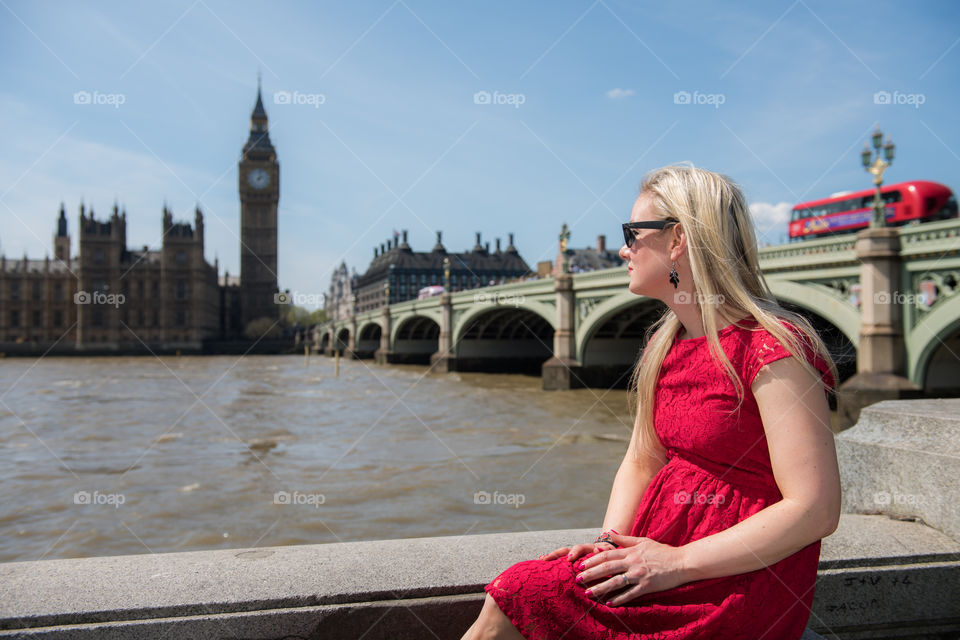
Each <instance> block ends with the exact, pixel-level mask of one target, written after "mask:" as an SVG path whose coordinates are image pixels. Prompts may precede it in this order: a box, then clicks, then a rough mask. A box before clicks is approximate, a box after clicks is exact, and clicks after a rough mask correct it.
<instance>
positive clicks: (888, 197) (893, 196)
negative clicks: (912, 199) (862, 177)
mask: <svg viewBox="0 0 960 640" xmlns="http://www.w3.org/2000/svg"><path fill="white" fill-rule="evenodd" d="M883 202H884V204H892V203H894V202H900V192H899V191H890V192H888V193H885V194H883Z"/></svg>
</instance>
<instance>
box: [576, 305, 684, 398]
mask: <svg viewBox="0 0 960 640" xmlns="http://www.w3.org/2000/svg"><path fill="white" fill-rule="evenodd" d="M665 310H666V308H665V306H664V305H663V303H662V302H660V301H659V300H654V299H653V298H648V297H646V296H638V295H636V294H634V293H630V292H629V291H624V292H622V293H618V294H617V295H615V296H614V297H612V298H610V299H609V300H605V301H604V302H602V303H601V304H599V305H597V307H596V308H595V309H594V310H593V312H592V313H591V314H590V315H589V316H587V318H586V320H585V322H583V323H582V324H581V325H580V327H579V328H578V329H577V343H576V344H577V359H578V360H579V361H580V363H581V364H582V365H583V370H582V373H581V378H582V379H583V381H584V383H586V384H587V385H588V386H591V387H603V388H621V389H625V388H626V387H627V386H628V385H629V381H630V372H631V371H632V370H633V367H634V365H635V364H636V361H637V356H638V355H639V353H640V348H641V347H642V346H643V340H644V336H645V335H646V331H647V328H648V327H649V326H650V325H651V324H653V323H654V322H656V320H657V319H658V318H659V317H660V316H661V315H662V314H663V313H664V311H665Z"/></svg>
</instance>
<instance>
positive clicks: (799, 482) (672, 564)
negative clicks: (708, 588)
mask: <svg viewBox="0 0 960 640" xmlns="http://www.w3.org/2000/svg"><path fill="white" fill-rule="evenodd" d="M751 389H752V390H753V393H754V396H755V397H756V400H757V405H758V407H759V409H760V417H761V419H762V420H763V426H764V431H765V433H766V439H767V446H768V449H769V452H770V461H771V464H772V467H773V475H774V478H775V480H776V482H777V486H778V487H779V489H780V493H781V494H782V495H783V500H781V501H779V502H777V503H775V504H772V505H770V506H769V507H767V508H765V509H763V510H762V511H760V512H758V513H756V514H754V515H752V516H750V517H749V518H746V519H745V520H743V521H741V522H739V523H737V524H736V525H734V526H732V527H730V528H729V529H725V530H724V531H721V532H718V533H715V534H713V535H710V536H707V537H705V538H701V539H700V540H696V541H694V542H691V543H688V544H686V545H684V546H682V547H671V546H668V545H664V544H661V543H658V542H655V541H653V540H650V539H648V538H626V539H623V537H617V536H614V539H615V540H616V541H617V542H619V543H621V544H626V545H630V546H628V547H626V548H624V549H615V550H613V551H606V552H604V553H602V554H598V555H597V556H593V557H591V558H589V559H587V560H586V561H584V563H583V565H584V567H585V570H584V571H583V572H582V573H581V575H582V576H583V582H584V583H590V582H592V581H594V580H597V579H599V578H602V577H604V576H615V577H614V578H613V579H610V580H605V581H604V582H602V583H601V584H599V585H596V586H594V587H592V588H591V594H590V595H591V596H595V597H597V598H598V599H600V600H601V601H606V599H610V600H611V604H613V605H619V604H624V603H626V602H628V601H630V600H632V599H634V598H636V597H637V596H639V595H640V594H642V593H649V592H654V591H661V590H664V589H670V588H672V587H675V586H677V585H680V584H684V583H687V582H692V581H694V580H703V579H707V578H718V577H722V576H729V575H735V574H740V573H746V572H749V571H754V570H756V569H761V568H763V567H767V566H769V565H771V564H774V563H776V562H778V561H780V560H782V559H784V558H786V557H787V556H790V555H792V554H793V553H796V552H797V551H799V550H800V549H803V548H804V547H806V546H807V545H809V544H811V543H813V542H816V541H817V540H819V539H821V538H823V537H825V536H828V535H830V534H831V533H832V532H833V531H834V530H835V529H836V527H837V523H838V521H839V518H840V473H839V470H838V467H837V455H836V449H835V447H834V442H833V431H832V429H831V428H830V413H829V408H828V406H827V401H826V398H825V397H824V393H823V390H822V387H821V386H820V384H819V381H818V380H814V379H813V377H812V376H811V375H810V373H809V372H808V371H807V370H806V369H804V368H803V366H802V365H801V364H800V363H799V362H798V361H797V360H796V359H795V358H792V357H790V358H784V359H781V360H777V361H775V362H772V363H770V364H768V365H766V366H765V367H764V368H763V369H761V370H760V373H759V374H758V375H757V377H756V379H755V381H754V383H753V385H752V387H751ZM621 573H625V574H626V576H627V579H628V580H629V582H630V584H633V585H634V586H633V587H631V588H630V589H627V590H626V591H623V592H622V593H621V594H620V595H617V597H615V598H611V596H613V595H614V593H615V592H617V591H620V590H621V589H622V588H623V585H624V583H623V581H622V579H621V578H619V574H621Z"/></svg>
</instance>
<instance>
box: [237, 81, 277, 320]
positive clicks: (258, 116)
mask: <svg viewBox="0 0 960 640" xmlns="http://www.w3.org/2000/svg"><path fill="white" fill-rule="evenodd" d="M279 199H280V165H279V163H277V152H276V151H275V150H274V148H273V145H272V144H271V143H270V135H269V133H268V130H267V112H266V111H265V110H264V108H263V98H262V97H261V95H260V84H259V82H258V83H257V105H256V106H255V107H254V108H253V113H252V114H251V115H250V137H249V138H248V139H247V143H246V144H245V145H243V155H242V157H241V158H240V307H241V314H242V318H243V326H244V328H246V326H247V324H248V323H249V322H250V321H251V320H256V319H257V318H263V317H267V318H270V319H271V320H276V319H277V318H279V316H280V308H281V307H280V306H279V305H278V304H277V303H276V301H275V299H274V294H276V293H277V291H278V289H277V202H278V201H279Z"/></svg>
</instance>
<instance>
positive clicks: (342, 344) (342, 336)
mask: <svg viewBox="0 0 960 640" xmlns="http://www.w3.org/2000/svg"><path fill="white" fill-rule="evenodd" d="M336 332H337V338H336V340H335V341H334V345H333V348H334V349H335V350H336V351H338V352H340V354H341V355H343V352H344V351H346V350H347V347H348V346H350V327H348V326H347V327H340V328H339V329H337V330H336Z"/></svg>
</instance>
